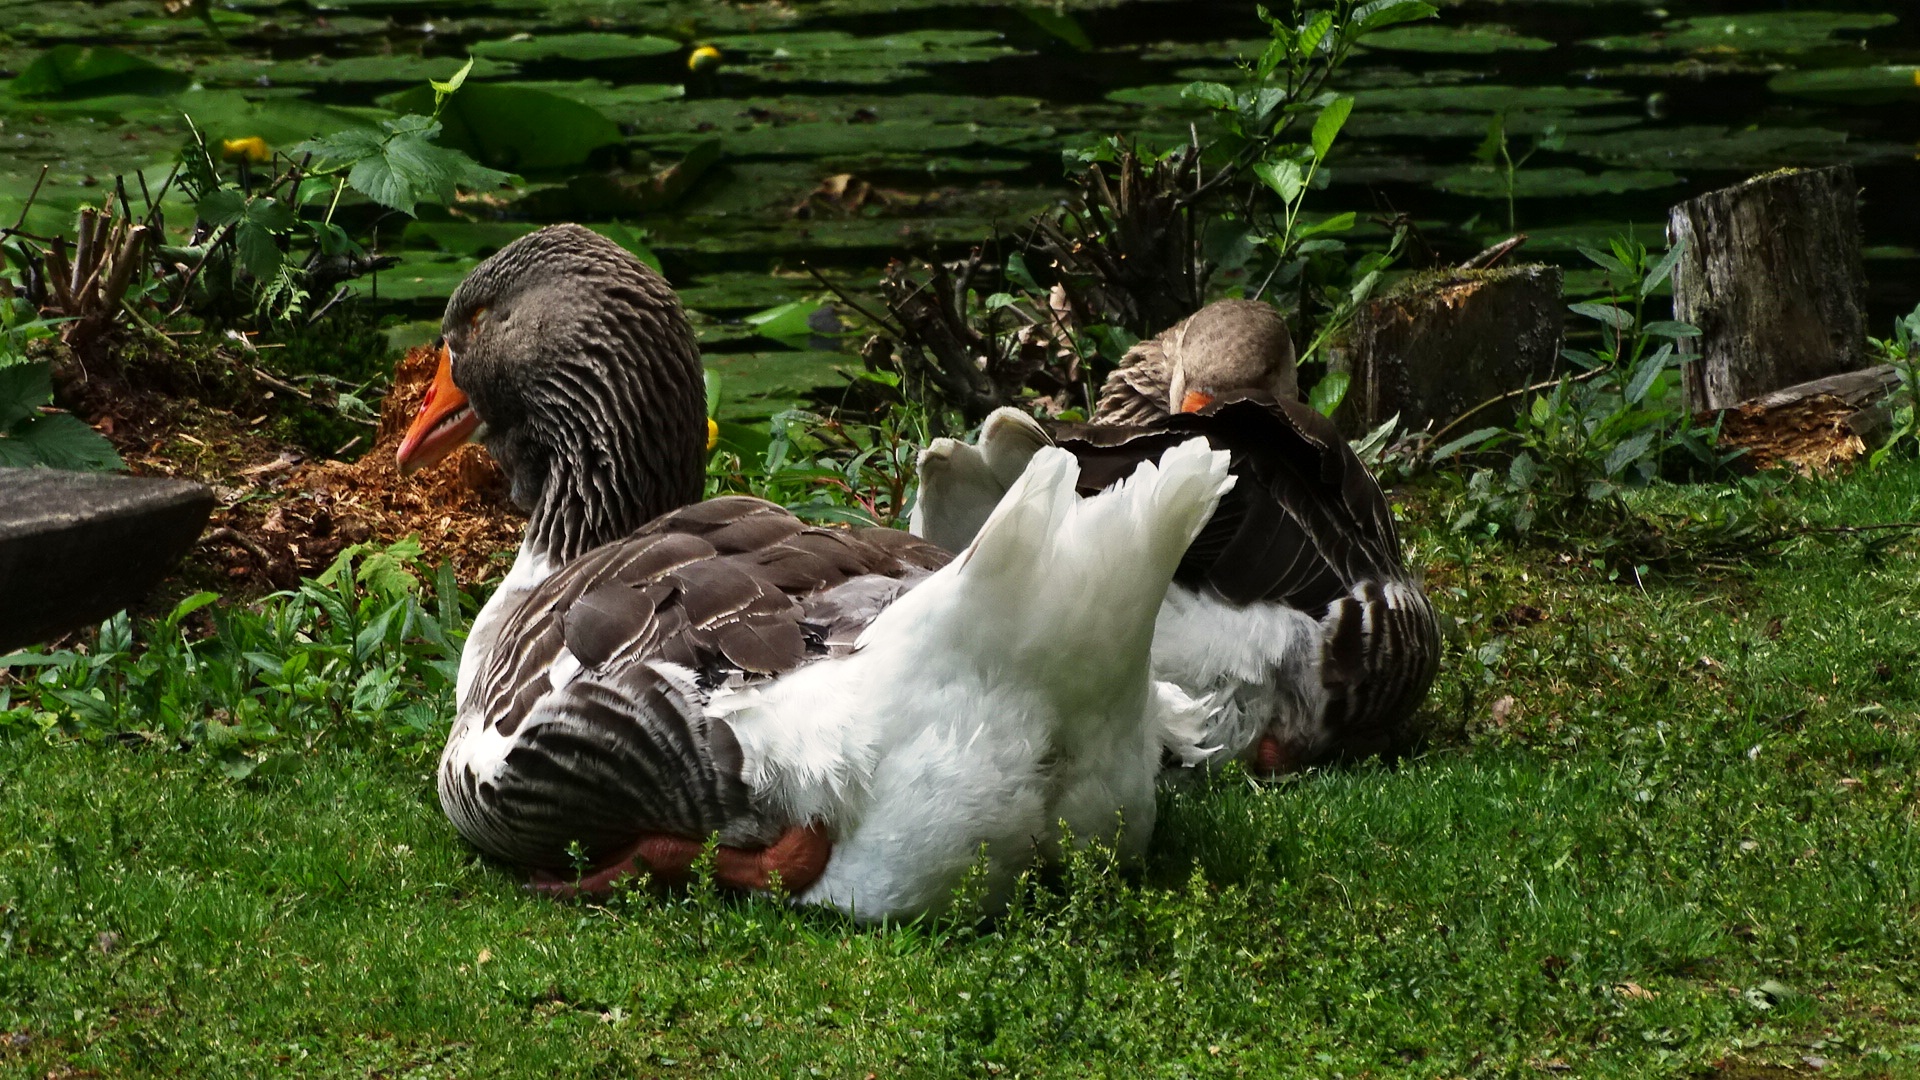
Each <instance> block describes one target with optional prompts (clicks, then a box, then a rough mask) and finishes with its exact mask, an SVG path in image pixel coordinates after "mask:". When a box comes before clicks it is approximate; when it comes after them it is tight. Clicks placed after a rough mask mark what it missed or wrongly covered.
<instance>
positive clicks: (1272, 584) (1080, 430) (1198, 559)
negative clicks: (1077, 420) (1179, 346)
mask: <svg viewBox="0 0 1920 1080" xmlns="http://www.w3.org/2000/svg"><path fill="white" fill-rule="evenodd" d="M1196 434H1198V435H1204V436H1206V438H1207V440H1208V441H1209V442H1210V443H1212V445H1213V446H1214V448H1215V449H1219V450H1226V451H1228V452H1229V453H1231V454H1232V455H1233V464H1232V471H1233V474H1234V475H1235V476H1238V477H1240V481H1239V483H1237V484H1236V485H1235V486H1234V489H1233V490H1232V491H1231V492H1228V494H1227V496H1226V498H1224V499H1222V500H1221V503H1220V508H1219V509H1218V510H1216V511H1215V512H1214V516H1213V519H1212V520H1211V521H1210V522H1208V524H1207V527H1206V528H1205V529H1204V530H1203V531H1202V532H1201V534H1200V536H1199V537H1198V538H1197V539H1195V540H1194V542H1193V545H1192V546H1191V547H1190V548H1189V549H1188V551H1187V557H1186V559H1185V560H1184V561H1183V562H1182V563H1181V568H1180V574H1179V576H1178V577H1177V578H1176V580H1179V581H1181V582H1183V583H1186V584H1200V583H1205V584H1207V585H1210V586H1212V587H1213V588H1214V589H1215V590H1216V591H1217V592H1218V593H1219V594H1220V595H1221V596H1222V597H1224V598H1225V599H1227V600H1229V601H1231V602H1232V603H1235V604H1248V603H1252V602H1254V601H1257V600H1271V601H1279V602H1282V603H1286V604H1288V605H1289V606H1292V607H1297V608H1300V609H1302V610H1305V611H1311V612H1321V611H1324V610H1325V609H1326V607H1327V605H1329V604H1330V603H1332V602H1333V601H1334V600H1335V599H1336V598H1337V597H1339V596H1341V595H1343V594H1345V593H1346V592H1347V591H1348V590H1349V589H1351V588H1352V586H1353V585H1354V584H1356V583H1357V582H1360V581H1365V580H1368V579H1398V578H1403V577H1405V574H1406V571H1405V566H1404V563H1403V562H1402V560H1401V556H1400V541H1399V537H1398V534H1397V532H1396V531H1395V529H1394V525H1393V515H1392V513H1391V511H1390V510H1389V509H1388V506H1387V500H1386V495H1385V494H1384V493H1383V492H1382V491H1381V490H1380V485H1379V484H1378V483H1376V482H1375V481H1374V479H1373V477H1372V475H1371V474H1369V473H1368V472H1367V469H1366V466H1365V465H1363V464H1361V462H1360V459H1359V458H1358V457H1356V456H1354V453H1353V451H1352V449H1350V448H1349V447H1348V446H1347V443H1346V440H1344V439H1342V438H1341V437H1340V434H1339V432H1338V431H1337V430H1336V429H1335V428H1334V426H1333V424H1332V423H1331V422H1330V421H1328V420H1327V419H1326V418H1325V417H1323V416H1321V415H1320V414H1319V413H1316V412H1314V411H1313V410H1312V409H1309V408H1307V407H1306V406H1304V405H1299V404H1296V403H1294V402H1290V401H1283V402H1280V403H1279V404H1278V405H1275V404H1273V403H1271V402H1264V401H1260V400H1255V399H1251V398H1223V399H1221V400H1220V401H1217V402H1215V403H1214V404H1212V405H1209V406H1208V407H1206V408H1204V409H1202V410H1200V411H1198V412H1195V413H1182V414H1179V415H1175V416H1170V417H1167V418H1165V419H1162V420H1159V421H1158V422H1156V423H1154V424H1151V425H1133V426H1127V425H1114V424H1075V425H1067V426H1063V427H1061V428H1058V429H1056V431H1055V432H1054V438H1055V441H1056V442H1058V443H1059V445H1061V446H1063V447H1065V448H1067V449H1068V450H1070V451H1072V453H1073V454H1074V456H1075V457H1077V458H1079V459H1080V462H1081V481H1080V482H1081V485H1082V487H1084V488H1089V489H1096V490H1097V489H1098V488H1100V487H1103V486H1105V485H1107V484H1110V483H1112V482H1114V481H1115V480H1117V479H1119V478H1120V477H1123V476H1125V475H1127V473H1129V472H1131V471H1132V469H1133V468H1134V467H1135V466H1136V465H1137V464H1138V463H1139V462H1140V461H1142V460H1146V459H1150V458H1158V457H1159V456H1160V454H1161V453H1163V452H1165V451H1166V449H1168V448H1169V447H1172V446H1174V445H1177V444H1178V443H1179V442H1180V441H1182V440H1184V439H1190V438H1192V437H1193V436H1194V435H1196Z"/></svg>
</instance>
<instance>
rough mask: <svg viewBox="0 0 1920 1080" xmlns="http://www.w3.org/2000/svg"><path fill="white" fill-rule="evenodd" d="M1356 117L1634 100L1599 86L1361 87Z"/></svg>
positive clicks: (1524, 109) (1356, 99)
mask: <svg viewBox="0 0 1920 1080" xmlns="http://www.w3.org/2000/svg"><path fill="white" fill-rule="evenodd" d="M1353 96H1354V103H1353V109H1354V114H1355V115H1356V116H1358V115H1362V114H1364V113H1366V112H1368V111H1370V110H1374V109H1383V110H1393V111H1399V112H1444V111H1447V110H1455V111H1459V112H1477V113H1489V114H1491V113H1496V112H1504V113H1507V114H1509V115H1513V114H1517V113H1521V112H1528V111H1532V110H1536V109H1596V108H1601V107H1604V106H1608V105H1619V104H1623V103H1625V102H1629V101H1632V100H1634V99H1633V96H1632V95H1630V94H1627V93H1625V92H1623V91H1620V90H1609V89H1606V88H1604V87H1599V86H1555V85H1551V84H1549V85H1545V86H1501V85H1498V84H1493V83H1476V84H1473V85H1471V86H1407V87H1395V88H1390V89H1388V88H1383V89H1377V90H1360V91H1357V92H1356V93H1355V94H1354V95H1353Z"/></svg>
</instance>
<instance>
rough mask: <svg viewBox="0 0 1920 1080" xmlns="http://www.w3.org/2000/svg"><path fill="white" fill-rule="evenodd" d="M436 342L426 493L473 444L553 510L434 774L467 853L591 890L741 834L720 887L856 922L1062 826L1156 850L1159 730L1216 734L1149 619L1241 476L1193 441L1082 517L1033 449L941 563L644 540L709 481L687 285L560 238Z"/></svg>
mask: <svg viewBox="0 0 1920 1080" xmlns="http://www.w3.org/2000/svg"><path fill="white" fill-rule="evenodd" d="M442 329H443V334H444V351H443V353H442V365H441V369H440V372H439V376H438V378H437V379H436V381H435V384H434V387H433V389H432V391H431V392H430V394H429V396H428V400H427V401H426V402H425V403H424V404H423V406H422V411H421V415H420V416H419V417H418V418H417V419H416V420H415V422H414V424H413V426H412V428H411V429H410V431H409V433H408V435H407V438H406V441H405V442H404V443H403V444H402V446H401V449H400V454H399V457H400V461H401V465H402V468H403V469H410V468H417V467H419V466H420V465H422V464H426V463H430V462H431V461H434V460H437V459H438V458H439V457H441V456H444V454H445V453H447V452H448V451H450V450H451V449H452V447H454V446H456V445H458V444H459V443H460V442H462V441H465V440H466V439H467V438H469V437H475V438H478V439H479V440H480V441H481V442H483V443H485V445H486V446H487V448H488V450H489V451H490V452H491V453H492V454H493V455H494V456H495V457H496V459H498V460H499V462H500V464H501V466H502V468H503V469H504V470H505V471H506V473H507V475H508V476H509V477H510V478H511V481H512V486H513V494H514V498H515V500H516V501H517V502H518V503H520V504H521V505H522V506H523V507H525V508H527V509H528V511H529V513H530V515H531V518H530V521H529V522H528V527H527V536H526V541H525V543H524V544H523V545H522V547H521V550H520V554H519V557H518V558H517V559H516V560H515V563H514V566H513V569H512V571H511V572H510V573H509V574H508V576H507V579H506V581H505V582H504V583H503V584H502V586H501V588H500V589H499V591H497V592H496V593H495V594H494V596H493V598H492V599H491V600H489V601H488V603H487V604H486V606H485V607H484V609H483V610H482V611H481V612H480V614H479V616H478V617H477V618H476V619H475V622H474V626H473V630H472V633H471V636H470V637H469V638H468V644H467V651H466V652H465V653H464V654H463V655H462V657H461V665H460V680H459V691H458V693H459V705H458V714H457V716H456V717H455V720H454V725H453V730H452V732H451V733H450V735H449V737H448V740H447V746H446V750H445V752H444V754H443V755H442V757H441V762H440V773H439V775H440V798H441V805H442V806H443V807H444V809H445V810H446V812H447V814H448V816H449V818H451V819H452V821H453V823H454V825H455V827H456V828H457V829H458V830H459V831H460V832H461V834H462V835H464V836H465V837H466V838H467V839H468V840H469V841H471V842H472V843H473V844H474V845H475V846H477V847H479V848H481V849H482V850H484V851H486V852H487V853H488V854H490V855H493V856H495V857H497V858H500V859H503V860H506V861H508V862H511V863H515V864H518V865H521V866H524V867H528V868H531V869H533V870H535V871H536V882H537V883H539V884H542V885H543V886H544V887H546V888H549V889H551V890H553V891H556V892H567V891H570V890H571V889H572V888H574V887H580V888H585V889H590V890H598V889H604V888H606V887H607V886H609V885H610V884H611V883H612V881H613V880H615V879H616V878H618V877H620V876H622V875H625V874H628V873H632V872H636V871H641V870H645V871H650V872H652V873H653V874H654V875H655V876H657V877H660V878H665V879H673V878H675V877H677V876H684V875H685V874H686V873H687V871H688V868H689V866H690V865H691V864H692V862H693V860H694V858H695V857H696V855H697V854H698V852H699V850H700V846H701V842H702V840H703V839H705V838H706V837H708V836H710V835H713V834H715V833H717V834H718V835H719V840H720V844H721V847H720V849H719V853H718V856H717V859H716V871H715V872H716V877H717V878H718V879H719V880H720V881H721V882H723V883H725V884H728V885H732V886H736V887H741V888H765V887H767V886H768V885H769V884H770V882H771V878H772V876H773V875H774V874H775V873H777V874H778V875H779V877H780V879H781V881H782V883H783V884H784V886H785V887H786V888H787V889H788V890H790V891H791V892H792V893H794V894H795V895H796V897H797V898H798V899H799V900H802V901H805V902H817V903H825V904H831V905H834V906H837V907H839V908H842V909H844V910H847V911H850V912H853V913H855V914H856V915H858V916H860V917H863V918H883V917H890V916H906V915H912V914H915V913H918V912H922V911H927V910H930V909H934V908H937V907H939V906H940V905H941V904H943V903H944V902H945V901H946V899H947V898H948V897H949V896H950V895H951V891H952V889H953V888H954V887H955V885H956V884H958V883H959V882H960V881H961V880H962V878H963V876H964V875H965V874H966V873H967V871H968V869H969V867H971V866H972V865H973V864H974V862H975V860H976V859H977V858H978V857H979V856H980V854H981V853H982V852H983V851H984V853H985V857H986V860H987V863H986V869H987V886H988V893H989V896H990V897H993V896H998V895H1001V894H1002V893H1003V892H1004V890H1005V888H1006V887H1007V885H1008V884H1009V883H1010V881H1011V879H1012V876H1013V875H1014V874H1015V873H1016V872H1017V871H1018V870H1019V869H1020V868H1021V867H1023V866H1025V865H1027V863H1028V862H1029V860H1030V859H1031V858H1032V857H1033V856H1034V854H1035V852H1036V850H1044V848H1045V846H1046V845H1047V844H1048V843H1049V842H1050V841H1051V840H1052V838H1054V837H1055V836H1056V835H1057V829H1058V824H1059V823H1060V822H1062V821H1064V822H1065V823H1066V824H1067V825H1068V826H1069V827H1070V828H1071V829H1072V830H1073V831H1074V833H1075V834H1076V835H1077V836H1079V837H1082V838H1093V837H1100V838H1111V837H1114V836H1115V830H1116V828H1119V829H1120V830H1121V831H1120V833H1119V836H1118V839H1119V841H1120V844H1121V847H1122V848H1123V849H1124V850H1125V851H1128V852H1136V853H1137V852H1138V851H1139V850H1140V848H1141V847H1143V846H1144V844H1145V842H1146V839H1147V837H1148V835H1149V834H1150V832H1151V828H1152V823H1153V813H1154V801H1153V778H1154V774H1155V772H1156V771H1157V768H1158V762H1159V757H1160V754H1161V739H1162V738H1163V733H1164V732H1167V731H1169V730H1175V729H1178V728H1179V727H1180V726H1181V724H1182V723H1183V718H1184V720H1185V721H1191V720H1192V719H1194V717H1192V716H1190V715H1186V714H1183V712H1182V709H1183V708H1187V709H1189V710H1190V703H1187V702H1185V701H1184V700H1183V699H1182V698H1181V697H1180V696H1179V695H1178V694H1177V693H1176V692H1173V691H1171V690H1170V689H1167V688H1160V689H1158V690H1156V689H1155V688H1153V687H1152V686H1150V684H1149V680H1148V676H1147V670H1148V651H1149V646H1150V643H1151V641H1152V637H1153V626H1154V618H1155V614H1156V612H1157V611H1158V609H1159V606H1160V602H1161V598H1162V597H1163V596H1164V595H1165V593H1166V588H1167V584H1168V582H1169V581H1170V580H1171V578H1172V575H1173V572H1174V568H1175V566H1176V565H1177V564H1178V563H1179V561H1180V558H1181V554H1182V552H1184V551H1185V550H1186V548H1187V546H1188V545H1189V543H1190V542H1191V541H1192V540H1193V537H1194V536H1195V534H1196V533H1198V531H1199V530H1200V528H1201V526H1202V525H1203V524H1204V523H1205V522H1206V521H1207V519H1208V517H1209V516H1210V515H1211V514H1212V513H1213V510H1214V508H1215V506H1216V505H1217V503H1218V501H1219V498H1220V496H1221V494H1222V493H1223V492H1225V491H1226V490H1228V489H1229V488H1230V487H1231V486H1232V485H1233V480H1232V478H1231V477H1229V476H1228V475H1227V472H1226V468H1227V460H1226V459H1227V455H1226V454H1223V453H1218V452H1215V451H1211V450H1209V449H1208V448H1207V446H1206V444H1205V443H1204V441H1203V440H1199V439H1194V440H1190V441H1189V442H1188V443H1186V444H1185V445H1182V446H1179V447H1175V448H1173V449H1171V450H1169V451H1168V452H1167V453H1166V454H1164V455H1162V456H1161V457H1160V460H1159V462H1158V464H1157V465H1154V464H1148V465H1146V466H1144V467H1142V468H1141V469H1140V470H1138V471H1137V472H1136V473H1134V474H1133V475H1132V476H1131V477H1130V478H1128V479H1126V480H1125V481H1124V482H1122V483H1121V484H1119V485H1118V486H1117V487H1116V488H1115V489H1114V490H1112V491H1111V492H1109V493H1107V494H1102V495H1099V496H1097V497H1093V498H1084V499H1083V498H1081V497H1080V496H1078V495H1076V494H1075V485H1076V481H1077V479H1078V472H1079V469H1078V466H1077V464H1076V463H1075V461H1074V459H1073V457H1072V456H1071V455H1069V454H1067V453H1065V452H1064V451H1060V450H1053V449H1043V450H1040V451H1038V452H1036V453H1034V454H1032V455H1030V457H1031V460H1030V462H1029V463H1028V467H1027V468H1026V469H1025V470H1024V471H1023V472H1022V473H1021V474H1020V475H1019V476H1018V477H1016V478H1014V479H1013V480H1012V482H1011V483H1010V484H1009V486H1008V490H1007V493H1006V497H1005V498H1004V499H1003V500H1000V501H999V502H998V504H997V506H996V507H994V508H992V509H990V510H989V511H988V513H987V514H986V516H985V518H984V522H983V524H982V525H981V527H980V528H979V530H978V535H977V536H976V537H975V538H974V540H973V541H972V542H971V543H970V544H969V545H967V546H966V547H965V550H963V551H962V552H961V553H960V554H959V555H958V556H956V557H954V558H952V560H951V561H950V562H949V561H948V557H947V556H946V555H945V554H944V553H943V552H941V551H940V550H938V549H937V548H935V547H934V546H933V545H930V544H927V543H925V542H922V541H919V540H916V539H914V538H912V537H910V536H908V535H907V534H905V533H901V532H895V531H892V530H886V529H865V530H852V531H846V530H829V529H821V528H811V527H808V526H806V525H805V524H804V523H802V522H800V521H798V520H796V519H794V518H793V517H792V516H791V515H789V514H788V513H787V512H786V511H784V510H782V509H780V508H779V507H776V506H774V505H772V504H770V503H766V502H762V501H760V500H757V499H746V498H727V499H717V500H713V501H711V502H707V503H701V504H698V505H693V506H689V507H686V508H685V509H680V510H676V511H673V512H670V513H666V514H665V515H664V516H661V517H658V518H655V519H654V520H651V521H650V522H649V520H648V519H649V518H653V516H654V515H656V514H660V513H662V512H663V511H669V510H671V509H672V508H673V507H674V506H677V505H682V504H685V503H688V502H690V501H691V500H692V499H693V498H694V497H695V496H697V495H698V492H699V489H700V483H701V463H700V447H701V445H702V442H703V438H702V409H701V401H702V392H701V381H700V377H699V366H698V355H697V352H696V351H695V347H694V343H693V339H692V334H691V332H690V331H689V329H688V328H687V326H686V324H685V322H684V319H683V317H682V315H681V312H680V309H679V305H678V302H677V300H676V299H675V298H674V296H673V293H672V291H671V290H670V289H669V288H668V287H667V285H666V283H665V282H664V281H662V280H661V279H660V278H659V277H658V276H657V275H655V274H653V273H652V272H651V271H649V270H648V269H647V268H646V267H644V266H643V265H641V264H640V263H639V262H638V261H637V260H635V259H633V258H632V257H631V256H629V255H627V254H626V253H625V252H624V251H622V250H621V249H619V248H618V247H616V246H615V245H613V244H611V243H610V242H608V241H605V240H603V239H601V238H600V237H598V236H596V235H595V234H593V233H591V232H589V231H587V230H585V229H581V228H578V227H576V226H557V227H554V228H549V229H544V230H542V231H540V232H537V233H534V234H532V235H530V236H527V237H525V238H523V239H521V240H518V241H515V242H514V243H512V244H510V245H508V246H507V247H505V248H503V249H502V250H501V251H500V252H499V253H498V254H496V255H494V256H493V257H492V258H490V259H488V260H487V261H486V262H485V263H483V264H481V266H479V267H478V268H476V269H475V271H474V272H473V274H472V275H471V276H470V277H469V278H468V279H467V280H466V281H465V282H464V283H463V284H462V285H461V286H460V288H459V289H458V290H457V291H456V292H455V293H454V296H453V297H452V299H451V300H450V301H449V302H448V305H447V313H446V316H445V319H444V320H443V324H442ZM1116 583H1117V584H1116ZM1188 737H1191V735H1189V736H1188ZM581 858H584V860H585V862H586V863H587V864H588V872H586V873H584V874H580V876H579V877H578V878H577V880H569V879H570V878H572V877H573V874H574V873H579V872H578V871H577V870H575V871H572V872H570V871H569V866H570V864H571V863H573V862H575V861H577V860H579V859H581Z"/></svg>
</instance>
